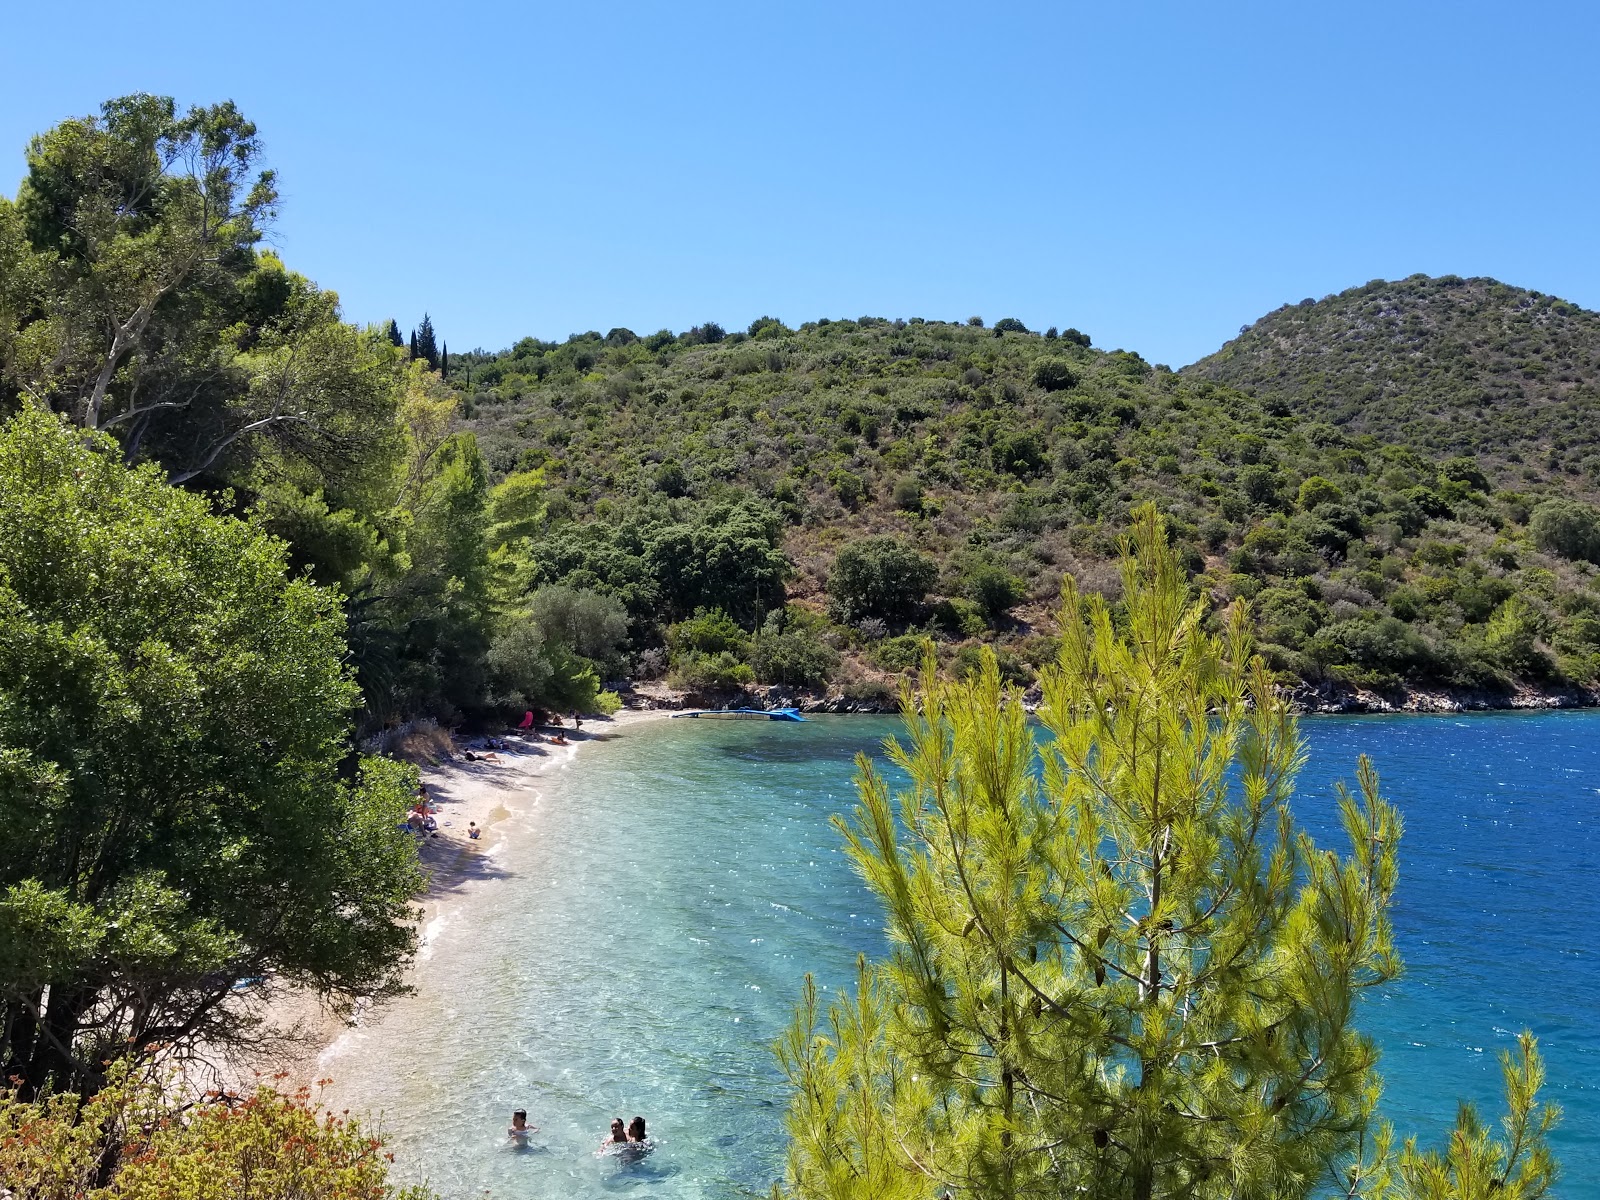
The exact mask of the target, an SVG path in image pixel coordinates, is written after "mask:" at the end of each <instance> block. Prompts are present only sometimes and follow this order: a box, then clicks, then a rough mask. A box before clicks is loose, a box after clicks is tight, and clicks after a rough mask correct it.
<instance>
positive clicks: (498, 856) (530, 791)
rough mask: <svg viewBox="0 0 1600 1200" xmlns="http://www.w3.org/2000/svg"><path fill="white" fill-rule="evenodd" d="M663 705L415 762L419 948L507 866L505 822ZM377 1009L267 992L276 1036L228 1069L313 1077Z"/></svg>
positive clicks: (294, 1082)
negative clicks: (260, 1052) (422, 796)
mask: <svg viewBox="0 0 1600 1200" xmlns="http://www.w3.org/2000/svg"><path fill="white" fill-rule="evenodd" d="M670 715H671V714H670V713H668V712H666V711H662V710H644V711H635V710H629V709H624V710H623V711H621V712H619V713H617V714H616V715H615V716H613V717H610V718H604V717H586V718H585V719H584V725H583V729H582V731H581V732H578V733H573V732H572V731H571V730H566V731H565V733H566V736H567V738H568V743H569V744H567V745H565V746H560V745H555V744H552V743H551V742H550V741H549V739H548V738H541V739H540V740H539V741H537V742H532V741H525V740H523V739H521V738H517V737H516V736H514V735H512V736H508V737H507V738H506V743H507V745H509V746H511V747H513V749H512V750H511V751H510V752H505V751H502V752H500V753H499V755H498V757H499V759H500V761H499V762H468V761H467V760H466V759H465V758H463V757H461V756H460V754H459V752H458V754H457V757H456V758H454V759H452V760H449V761H446V762H442V763H440V764H439V765H437V766H424V767H423V768H422V782H423V784H424V785H425V786H426V787H427V789H428V794H429V796H430V797H431V798H432V800H433V802H434V804H435V806H436V807H437V809H438V823H439V829H438V833H437V836H433V837H428V838H424V839H422V840H421V841H420V843H419V846H418V851H419V853H418V857H419V859H420V861H421V864H422V869H423V871H424V872H425V873H426V874H427V875H428V887H427V889H426V890H425V891H423V892H422V894H421V895H419V896H418V897H417V905H418V907H419V909H420V910H421V914H420V916H419V918H418V921H417V927H418V932H419V937H418V944H417V955H418V957H419V958H423V957H426V956H427V954H428V952H429V950H428V946H429V942H430V940H431V938H432V937H433V936H435V935H436V933H437V932H438V930H439V929H440V927H441V926H442V924H443V916H444V913H445V911H446V910H447V909H448V908H450V907H451V905H452V904H453V903H454V902H456V901H457V900H459V898H460V897H461V896H462V895H463V894H464V893H465V892H467V891H469V890H473V889H475V888H476V887H478V886H483V885H486V884H492V882H493V881H494V879H495V877H496V876H497V875H500V874H502V873H504V872H505V871H507V870H509V869H511V864H510V863H508V862H507V860H506V854H507V849H508V847H509V846H510V845H511V842H510V839H509V838H508V837H507V836H506V829H505V828H504V823H505V822H507V821H509V820H510V819H511V818H513V817H515V816H522V815H525V814H526V813H527V812H528V810H529V809H530V808H531V807H533V806H535V805H537V804H538V803H539V802H540V801H541V799H542V798H543V795H544V793H545V792H546V791H547V790H548V789H550V788H553V787H558V786H560V779H561V776H562V775H563V774H564V773H565V772H566V771H567V770H569V769H570V768H571V767H572V766H573V765H574V764H575V763H577V762H579V761H581V760H582V759H583V758H585V757H587V756H589V755H592V754H594V753H595V752H596V749H597V748H598V747H599V746H601V745H603V744H604V743H605V742H608V741H611V740H613V739H615V738H617V737H619V736H621V735H622V733H623V732H624V731H625V730H626V729H628V728H629V727H630V726H634V725H639V724H643V723H645V722H648V721H659V720H662V719H664V718H666V717H668V716H670ZM469 822H476V823H477V825H478V827H479V828H480V829H482V830H483V834H482V835H481V836H480V837H479V838H478V839H477V840H476V841H474V840H472V839H471V838H469V837H468V836H467V828H468V824H469ZM381 1014H382V1010H381V1009H377V1010H374V1009H367V1008H358V1010H357V1012H356V1013H355V1014H354V1016H353V1017H352V1018H351V1019H348V1020H347V1019H345V1018H343V1017H341V1016H339V1015H338V1014H337V1013H334V1012H332V1011H331V1010H329V1009H328V1008H327V1007H326V1006H324V1005H323V1004H321V1003H320V1002H319V1001H318V1000H317V998H316V997H315V996H312V995H309V994H306V993H304V992H285V993H279V994H278V995H276V996H273V997H272V998H271V999H270V1000H269V1002H268V1004H267V1007H266V1010H265V1014H264V1015H265V1018H266V1020H267V1022H268V1024H269V1025H270V1026H272V1027H273V1028H274V1030H275V1031H276V1032H275V1035H274V1037H273V1038H272V1042H273V1044H274V1046H275V1049H274V1051H273V1052H272V1053H271V1055H270V1058H268V1059H267V1060H266V1062H265V1064H263V1063H262V1062H259V1061H258V1062H256V1063H254V1064H250V1065H249V1066H246V1067H243V1068H242V1069H238V1070H236V1071H230V1070H224V1071H223V1072H222V1074H223V1075H224V1076H229V1075H233V1076H235V1078H234V1080H233V1081H232V1082H233V1083H234V1085H235V1086H238V1085H241V1084H245V1083H247V1079H246V1078H242V1077H240V1076H245V1075H258V1074H264V1075H271V1076H273V1077H275V1079H276V1083H277V1086H278V1087H280V1088H286V1089H293V1088H295V1087H298V1086H301V1085H312V1084H314V1083H315V1081H316V1080H317V1079H318V1078H319V1077H320V1076H323V1075H325V1074H327V1070H326V1066H327V1060H328V1058H329V1057H330V1051H332V1050H333V1048H334V1043H335V1042H337V1041H338V1039H339V1038H340V1037H341V1036H342V1035H343V1034H345V1033H346V1032H347V1031H348V1030H350V1029H352V1028H357V1027H359V1026H361V1025H364V1024H365V1023H367V1022H368V1021H372V1020H376V1019H378V1018H379V1017H380V1016H381Z"/></svg>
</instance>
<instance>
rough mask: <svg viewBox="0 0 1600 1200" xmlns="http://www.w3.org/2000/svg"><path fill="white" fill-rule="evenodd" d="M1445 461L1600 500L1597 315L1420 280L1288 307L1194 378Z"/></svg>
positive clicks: (1455, 280)
mask: <svg viewBox="0 0 1600 1200" xmlns="http://www.w3.org/2000/svg"><path fill="white" fill-rule="evenodd" d="M1184 374H1185V375H1186V376H1190V377H1192V378H1196V379H1209V380H1211V381H1213V382H1215V383H1223V384H1227V385H1229V386H1231V387H1241V388H1248V389H1250V390H1252V391H1254V392H1255V393H1256V394H1257V395H1259V396H1260V397H1261V398H1262V399H1263V400H1265V401H1267V402H1268V403H1269V404H1272V405H1273V406H1274V407H1275V408H1277V409H1280V410H1284V409H1286V410H1287V411H1290V412H1292V413H1295V414H1297V415H1300V416H1304V417H1306V418H1308V419H1312V420H1323V421H1329V422H1331V423H1333V424H1334V425H1337V426H1338V427H1339V428H1341V429H1343V430H1344V431H1345V432H1346V433H1370V434H1374V435H1376V436H1377V437H1379V438H1382V439H1384V440H1386V441H1399V442H1404V443H1405V444H1407V445H1410V446H1414V447H1416V448H1418V449H1421V450H1424V451H1428V452H1431V453H1437V454H1441V455H1452V454H1475V455H1477V456H1478V457H1479V461H1480V464H1481V465H1482V466H1483V467H1484V469H1485V470H1486V471H1487V472H1488V473H1489V475H1490V476H1491V478H1493V479H1495V480H1496V481H1497V482H1498V483H1500V484H1501V485H1502V486H1505V487H1511V488H1518V487H1523V486H1526V485H1529V484H1549V485H1551V486H1554V487H1555V488H1557V489H1560V490H1576V491H1582V492H1584V493H1595V492H1597V491H1600V313H1593V312H1589V311H1587V310H1586V309H1582V308H1579V307H1578V306H1577V305H1575V304H1571V303H1568V302H1567V301H1565V300H1561V299H1559V298H1557V297H1555V296H1549V295H1545V294H1543V293H1541V292H1530V291H1526V290H1524V289H1523V288H1518V287H1511V286H1510V285H1508V284H1504V283H1500V282H1498V281H1496V280H1493V279H1462V278H1460V277H1459V276H1454V275H1446V276H1443V277H1442V278H1438V279H1431V278H1429V277H1427V276H1425V275H1413V276H1411V277H1410V278H1408V279H1402V280H1398V281H1396V282H1393V283H1390V282H1386V281H1384V280H1381V279H1380V280H1374V281H1373V282H1371V283H1368V284H1366V285H1364V286H1362V287H1358V288H1351V289H1350V290H1348V291H1344V292H1340V293H1339V294H1338V295H1337V296H1329V297H1327V298H1325V299H1323V300H1320V301H1312V300H1309V299H1307V300H1302V301H1300V303H1298V304H1290V305H1285V306H1284V307H1282V308H1280V309H1278V310H1277V311H1275V312H1272V313H1269V314H1268V315H1267V316H1265V317H1262V318H1261V320H1259V321H1257V322H1256V323H1255V324H1253V325H1250V326H1248V327H1247V328H1245V329H1244V330H1242V331H1241V332H1240V335H1239V336H1238V337H1237V338H1235V339H1234V340H1233V341H1231V342H1229V343H1228V344H1227V345H1225V346H1223V347H1222V349H1220V350H1218V351H1217V352H1216V353H1215V354H1212V355H1209V356H1208V357H1206V358H1203V359H1201V360H1200V361H1199V362H1197V363H1195V364H1193V365H1192V366H1190V367H1187V368H1185V369H1184Z"/></svg>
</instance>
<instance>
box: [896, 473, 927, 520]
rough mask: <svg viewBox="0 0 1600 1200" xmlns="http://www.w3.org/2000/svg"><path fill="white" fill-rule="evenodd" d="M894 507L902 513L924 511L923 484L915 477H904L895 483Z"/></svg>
mask: <svg viewBox="0 0 1600 1200" xmlns="http://www.w3.org/2000/svg"><path fill="white" fill-rule="evenodd" d="M892 499H893V501H894V506H895V507H896V508H898V509H900V510H901V511H902V512H910V513H914V512H921V511H922V484H920V483H919V482H917V477H916V476H915V475H902V476H900V478H899V479H896V480H895V481H894V492H893V493H892Z"/></svg>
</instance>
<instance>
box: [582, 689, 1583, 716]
mask: <svg viewBox="0 0 1600 1200" xmlns="http://www.w3.org/2000/svg"><path fill="white" fill-rule="evenodd" d="M608 686H613V687H616V688H617V690H618V691H619V693H620V694H621V696H622V699H623V703H624V704H625V705H626V706H627V707H628V708H630V709H638V710H652V709H687V708H765V709H774V708H796V709H799V710H800V711H801V712H802V713H859V714H867V715H877V716H882V715H887V716H893V715H895V714H897V713H898V712H899V711H900V701H899V698H898V697H895V696H850V695H847V694H845V693H844V692H840V691H827V692H818V691H812V690H807V689H801V688H790V687H782V686H778V685H773V686H765V687H763V686H756V687H747V688H740V689H737V690H732V691H726V692H692V691H678V690H676V689H674V688H670V687H668V686H667V685H666V684H663V683H651V684H639V685H637V686H632V685H628V684H612V685H608ZM1038 699H1039V691H1038V687H1037V685H1035V686H1034V687H1032V688H1029V689H1028V691H1027V692H1026V693H1025V694H1024V700H1025V702H1026V703H1027V704H1029V705H1030V707H1031V705H1032V704H1034V703H1036V702H1037V701H1038ZM1289 700H1290V703H1291V705H1292V706H1293V708H1294V710H1295V711H1296V712H1297V713H1301V714H1303V715H1307V716H1315V715H1329V716H1332V715H1345V716H1355V715H1362V714H1383V713H1391V714H1396V713H1422V714H1429V713H1431V714H1448V713H1468V712H1497V711H1499V712H1504V711H1540V710H1550V709H1563V708H1596V707H1600V690H1596V689H1592V688H1583V687H1576V686H1567V687H1551V688H1532V687H1526V686H1521V687H1517V688H1514V689H1511V690H1507V691H1493V690H1488V689H1473V688H1414V687H1406V688H1402V689H1401V690H1399V691H1396V692H1373V691H1368V690H1366V689H1363V688H1358V687H1354V686H1352V685H1350V684H1341V683H1333V682H1323V683H1316V684H1311V683H1302V684H1300V685H1298V686H1297V687H1294V688H1290V689H1289Z"/></svg>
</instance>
